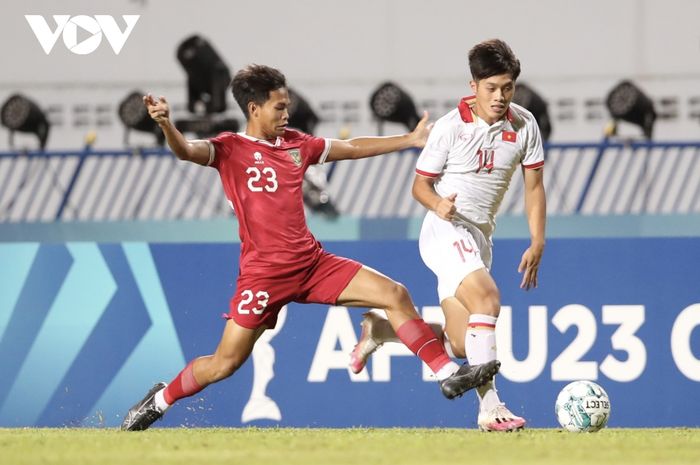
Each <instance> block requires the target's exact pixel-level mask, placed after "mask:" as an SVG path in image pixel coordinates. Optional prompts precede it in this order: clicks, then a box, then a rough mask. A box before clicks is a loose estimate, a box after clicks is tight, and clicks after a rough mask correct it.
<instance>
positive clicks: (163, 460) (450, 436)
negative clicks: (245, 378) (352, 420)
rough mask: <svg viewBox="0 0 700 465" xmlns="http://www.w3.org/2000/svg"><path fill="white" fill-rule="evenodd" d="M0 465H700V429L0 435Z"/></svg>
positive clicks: (0, 432)
mask: <svg viewBox="0 0 700 465" xmlns="http://www.w3.org/2000/svg"><path fill="white" fill-rule="evenodd" d="M0 462H1V463H2V464H4V465H29V464H57V465H58V464H60V465H63V464H65V465H79V464H87V463H90V464H95V465H110V464H115V465H116V464H119V465H124V464H132V463H133V464H163V465H165V464H168V465H169V464H183V465H184V464H187V465H193V464H207V465H209V464H226V465H235V464H245V465H254V464H283V465H312V464H328V465H342V464H363V465H381V464H391V465H410V464H416V465H419V464H420V465H425V464H430V463H436V464H441V465H445V464H455V465H467V464H474V465H480V464H482V465H497V464H508V465H528V464H538V465H547V464H557V465H559V464H567V465H569V464H579V463H580V464H586V465H590V464H595V465H598V464H612V463H620V464H635V465H638V464H647V463H649V464H651V463H654V464H658V463H662V464H694V463H700V429H680V428H676V429H612V428H611V429H605V430H603V431H600V432H598V433H595V434H572V433H566V432H562V431H558V430H551V429H530V430H526V431H524V432H521V433H514V434H498V433H480V432H478V431H475V430H461V429H293V428H265V429H263V428H233V429H224V428H204V429H187V428H174V429H168V428H154V429H151V430H148V431H145V432H142V433H122V432H120V431H117V430H114V429H68V428H66V429H37V428H31V429H29V428H25V429H0Z"/></svg>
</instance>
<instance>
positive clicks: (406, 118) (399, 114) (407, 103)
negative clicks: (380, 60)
mask: <svg viewBox="0 0 700 465" xmlns="http://www.w3.org/2000/svg"><path fill="white" fill-rule="evenodd" d="M369 106H370V108H371V109H372V113H373V114H374V116H375V117H376V118H377V119H378V120H379V121H390V122H392V123H401V124H403V125H404V126H406V127H407V128H408V129H409V130H412V129H413V128H414V127H415V126H416V124H418V121H420V116H418V112H417V111H416V105H415V104H414V103H413V99H412V98H411V96H410V95H408V94H407V93H406V92H405V91H404V90H403V89H401V88H400V87H399V86H397V85H396V84H394V83H393V82H385V83H383V84H382V85H380V86H379V87H378V88H377V90H375V91H374V92H373V93H372V96H371V97H370V100H369Z"/></svg>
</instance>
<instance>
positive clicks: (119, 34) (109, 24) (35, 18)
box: [24, 15, 141, 55]
mask: <svg viewBox="0 0 700 465" xmlns="http://www.w3.org/2000/svg"><path fill="white" fill-rule="evenodd" d="M24 17H25V18H26V19H27V22H28V23H29V26H30V27H31V28H32V31H33V32H34V35H35V36H36V38H37V40H38V41H39V44H40V45H41V48H43V49H44V52H45V53H46V54H47V55H48V54H49V53H51V50H52V49H53V47H54V45H56V42H57V41H58V36H62V37H63V43H64V44H65V46H66V48H67V49H68V50H70V51H71V52H73V53H75V54H76V55H88V54H90V53H92V52H94V51H95V50H97V47H99V46H100V43H102V36H104V37H105V38H107V42H109V45H111V46H112V50H114V54H115V55H119V52H121V50H122V48H123V47H124V44H125V43H126V39H128V38H129V35H131V31H133V30H134V26H136V22H137V21H138V20H139V18H140V17H141V16H140V15H122V19H123V20H124V23H126V27H125V28H124V30H122V29H120V27H119V25H118V24H117V21H116V20H115V19H114V18H113V17H112V16H109V15H95V16H86V15H77V16H70V15H53V20H54V22H55V23H56V27H55V29H54V30H51V27H50V26H49V24H48V22H47V21H46V19H44V17H43V16H41V15H24ZM79 29H82V30H83V31H84V32H83V33H81V35H84V36H88V35H89V37H87V38H84V39H82V40H81V41H80V42H78V30H79Z"/></svg>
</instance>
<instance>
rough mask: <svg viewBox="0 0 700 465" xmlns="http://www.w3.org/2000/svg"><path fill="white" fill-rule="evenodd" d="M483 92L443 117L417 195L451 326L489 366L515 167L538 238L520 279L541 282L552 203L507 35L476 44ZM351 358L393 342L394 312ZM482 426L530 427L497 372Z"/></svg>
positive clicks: (366, 329)
mask: <svg viewBox="0 0 700 465" xmlns="http://www.w3.org/2000/svg"><path fill="white" fill-rule="evenodd" d="M469 67H470V70H471V74H472V81H471V82H470V87H471V90H472V92H473V93H474V95H472V96H470V97H466V98H463V99H462V100H461V101H460V102H459V104H458V106H457V108H455V109H454V110H452V111H450V112H449V113H447V114H446V115H445V116H443V117H442V118H440V119H439V120H438V121H437V122H436V123H435V126H434V128H433V130H432V132H431V134H430V136H429V138H428V141H427V144H426V146H425V148H424V149H423V151H422V153H421V155H420V157H419V159H418V163H417V165H416V176H415V180H414V182H413V196H414V197H415V198H416V200H418V201H419V202H420V203H421V204H422V205H423V206H425V207H426V208H427V209H428V213H427V214H426V216H425V220H424V222H423V227H422V229H421V232H420V239H419V248H420V254H421V257H422V259H423V261H424V262H425V264H426V265H427V266H428V267H429V268H430V269H431V270H432V271H433V272H434V273H435V275H436V276H437V280H438V297H439V299H440V305H441V307H442V309H443V312H444V314H445V329H444V331H445V333H446V335H447V337H448V339H449V342H450V346H451V348H452V351H453V353H454V355H455V356H457V357H460V358H464V357H465V356H466V357H467V359H468V360H469V363H470V364H481V363H484V362H486V361H489V360H495V359H496V336H495V328H496V321H497V318H498V314H499V311H500V295H499V291H498V287H497V286H496V283H495V282H494V280H493V278H492V276H491V274H490V272H489V270H490V267H491V248H492V241H491V237H492V235H493V231H494V228H495V221H494V217H495V215H496V212H497V211H498V207H499V206H500V204H501V201H502V200H503V197H504V195H505V193H506V190H507V189H508V186H509V184H510V180H511V177H512V175H513V173H514V172H515V170H516V168H517V167H518V166H520V167H521V168H522V173H523V179H524V185H525V211H526V213H527V220H528V225H529V228H530V246H529V247H528V248H527V250H525V252H524V253H523V255H522V259H521V261H520V265H519V267H518V271H519V272H521V273H523V278H522V282H521V284H520V287H521V288H523V289H525V290H528V289H531V288H533V287H537V270H538V268H539V265H540V260H541V258H542V252H543V250H544V243H545V233H544V231H545V212H546V201H545V192H544V185H543V182H542V172H543V165H544V151H543V149H542V138H541V136H540V131H539V128H538V127H537V123H536V122H535V118H534V117H533V115H532V114H531V113H530V112H529V111H527V110H526V109H525V108H523V107H521V106H518V105H516V104H514V103H511V100H512V98H513V95H514V93H515V82H516V80H517V79H518V76H519V75H520V61H519V60H518V59H517V58H516V57H515V55H514V54H513V51H512V50H511V49H510V47H509V46H508V45H507V44H506V43H505V42H503V41H501V40H497V39H494V40H488V41H485V42H482V43H479V44H477V45H476V46H474V47H473V48H472V49H471V51H470V52H469ZM362 329H363V331H362V336H361V337H360V342H359V343H358V345H357V346H356V347H355V350H354V351H353V353H352V354H351V359H350V366H351V368H352V369H353V371H356V372H359V371H360V370H362V368H363V367H364V365H365V363H366V360H367V358H368V357H369V355H370V354H371V353H372V352H373V351H374V350H376V348H377V347H379V346H380V345H381V344H382V343H384V342H390V341H394V340H395V339H394V335H393V332H392V331H391V328H390V327H389V326H388V325H387V324H386V322H385V320H382V319H379V318H378V317H376V316H375V315H374V314H367V316H366V317H365V319H364V320H363V322H362ZM477 393H478V396H479V400H480V407H479V416H478V424H479V428H480V429H482V430H485V431H513V430H519V429H522V428H523V427H524V426H525V420H524V419H523V418H521V417H519V416H516V415H514V414H513V413H512V412H511V411H510V410H508V409H507V408H506V406H505V404H504V403H503V402H501V400H500V399H499V397H498V394H497V393H496V389H495V386H494V382H493V380H492V381H491V382H489V383H487V384H486V385H484V386H481V387H479V388H477Z"/></svg>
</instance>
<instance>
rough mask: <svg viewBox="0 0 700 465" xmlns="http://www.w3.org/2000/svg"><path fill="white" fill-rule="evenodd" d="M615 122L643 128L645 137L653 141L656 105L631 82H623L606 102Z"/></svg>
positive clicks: (613, 90)
mask: <svg viewBox="0 0 700 465" xmlns="http://www.w3.org/2000/svg"><path fill="white" fill-rule="evenodd" d="M605 103H606V105H607V107H608V111H610V114H611V115H612V117H613V119H614V120H615V121H618V120H622V121H627V122H628V123H632V124H636V125H637V126H639V127H641V128H642V131H643V132H644V137H646V138H647V139H651V136H652V133H653V129H654V121H656V111H655V110H654V103H653V102H652V101H651V99H650V98H649V97H647V96H646V95H645V94H644V93H643V92H642V91H641V90H640V89H639V88H638V87H637V86H635V85H634V84H632V82H630V81H627V80H625V81H621V82H620V83H619V84H617V85H616V86H615V87H613V88H612V90H611V91H610V93H609V94H608V97H607V98H606V100H605Z"/></svg>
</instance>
